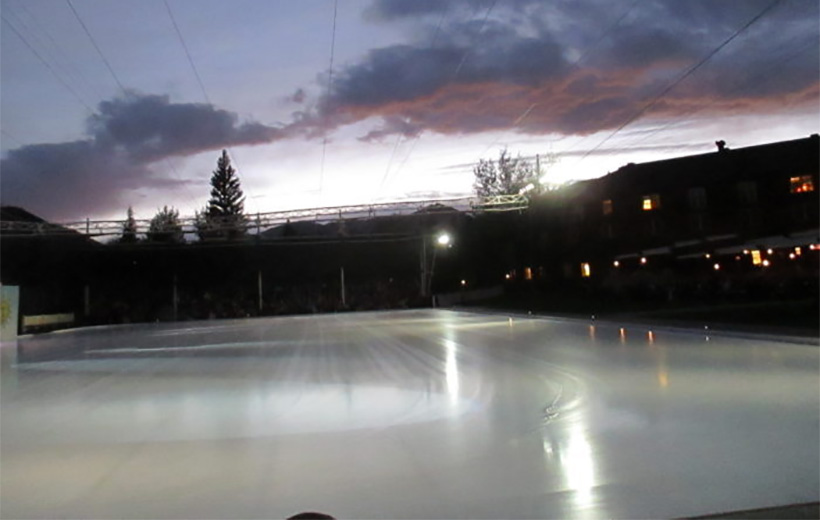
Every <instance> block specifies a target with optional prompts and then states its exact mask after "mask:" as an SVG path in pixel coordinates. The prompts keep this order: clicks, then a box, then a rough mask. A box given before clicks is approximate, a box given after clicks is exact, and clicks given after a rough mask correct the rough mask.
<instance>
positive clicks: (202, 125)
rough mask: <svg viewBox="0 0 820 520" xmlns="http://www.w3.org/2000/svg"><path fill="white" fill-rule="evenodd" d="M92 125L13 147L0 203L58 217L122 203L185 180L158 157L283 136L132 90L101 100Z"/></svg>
mask: <svg viewBox="0 0 820 520" xmlns="http://www.w3.org/2000/svg"><path fill="white" fill-rule="evenodd" d="M87 129H88V137H87V138H85V139H81V140H77V141H71V142H65V143H46V144H35V145H27V146H22V147H19V148H15V149H12V150H9V151H8V153H7V155H6V157H4V158H3V159H2V161H0V170H2V176H0V198H1V199H2V203H3V204H10V205H19V206H24V207H26V208H27V209H29V210H31V211H33V212H35V213H37V214H40V215H42V216H43V217H46V218H49V219H53V220H67V219H74V218H78V217H84V216H86V215H94V214H104V213H106V212H111V211H116V210H124V207H125V206H127V202H126V200H127V198H128V193H129V191H131V190H136V189H141V188H149V189H173V188H177V187H180V186H181V185H185V184H186V183H187V181H182V180H176V179H171V178H168V177H164V176H163V175H161V174H157V173H155V172H154V171H153V170H152V169H151V164H152V163H155V162H156V161H159V160H161V159H165V158H169V157H177V156H186V155H192V154H197V153H200V152H204V151H209V150H218V149H221V148H226V147H230V146H239V145H253V144H262V143H268V142H271V141H274V140H276V139H279V138H282V137H284V136H285V134H284V131H283V130H281V129H279V128H274V127H269V126H265V125H263V124H260V123H255V122H246V123H241V124H240V123H239V122H238V118H237V116H236V115H235V114H233V113H230V112H227V111H225V110H219V109H216V108H214V107H213V106H210V105H202V104H191V103H171V102H169V100H168V97H167V96H157V95H138V94H134V93H132V94H129V95H128V96H127V97H125V98H117V99H113V100H110V101H104V102H102V103H100V105H99V108H98V113H97V114H95V115H93V116H91V117H89V119H88V121H87Z"/></svg>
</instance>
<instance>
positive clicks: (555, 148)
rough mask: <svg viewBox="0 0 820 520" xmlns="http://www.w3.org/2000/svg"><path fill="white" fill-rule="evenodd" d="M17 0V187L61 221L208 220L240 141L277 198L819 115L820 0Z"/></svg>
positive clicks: (2, 188) (11, 90)
mask: <svg viewBox="0 0 820 520" xmlns="http://www.w3.org/2000/svg"><path fill="white" fill-rule="evenodd" d="M0 6H1V10H0V12H1V13H2V30H0V37H2V42H1V44H2V47H0V50H1V51H2V56H1V57H2V61H1V62H0V65H1V67H2V69H1V70H0V72H1V73H2V76H1V81H2V85H1V87H2V89H1V90H0V100H1V101H2V106H1V107H0V108H1V109H2V112H0V128H2V136H0V137H1V139H2V141H1V142H2V163H1V164H0V199H2V203H3V204H9V205H16V206H22V207H24V208H26V209H28V210H29V211H32V212H34V213H36V214H38V215H40V216H42V217H45V218H48V219H51V220H55V221H69V220H74V219H84V218H86V217H89V218H92V219H104V218H124V217H125V212H126V209H127V208H128V206H129V205H130V206H133V208H134V210H135V212H136V216H137V217H138V218H150V217H151V216H152V215H153V214H154V213H155V212H156V210H157V208H159V207H162V206H164V205H173V206H175V207H177V208H179V210H180V212H181V213H182V214H183V215H192V214H193V213H194V211H195V210H196V209H200V208H202V207H203V206H204V204H205V202H206V201H207V199H208V194H209V186H208V181H209V179H210V175H211V172H212V170H213V169H214V168H215V166H216V160H217V158H218V156H219V155H220V153H221V150H222V149H223V148H227V149H228V152H229V154H230V156H231V158H232V160H233V162H234V166H235V167H236V168H237V170H238V172H239V176H240V180H241V182H242V187H243V189H244V190H245V194H246V196H247V201H246V204H245V206H246V211H247V212H250V213H255V212H266V211H275V210H280V209H292V208H308V207H319V206H333V205H340V204H351V203H369V202H383V201H388V200H400V199H408V198H433V197H448V196H459V195H467V194H469V193H470V192H471V190H472V182H473V176H472V172H471V169H472V165H473V164H474V163H475V162H477V161H478V159H479V158H494V157H497V155H498V152H499V150H500V149H502V148H504V147H506V148H507V149H508V150H509V151H510V152H512V153H513V154H521V155H523V156H533V155H535V154H541V155H542V156H547V155H552V156H553V157H554V158H555V163H554V164H552V165H550V166H549V167H548V168H547V174H546V176H547V179H548V180H551V181H555V182H558V181H564V180H569V179H582V178H590V177H597V176H601V175H604V174H606V173H607V172H610V171H614V170H616V169H617V168H618V167H620V166H622V165H624V164H626V163H628V162H646V161H651V160H656V159H660V158H665V157H674V156H681V155H691V154H696V153H704V152H711V151H713V150H715V144H714V142H715V141H716V140H719V139H723V140H725V141H726V143H727V145H728V146H729V147H730V148H739V147H743V146H749V145H754V144H762V143H767V142H772V141H779V140H785V139H794V138H800V137H806V136H808V135H809V134H812V133H816V132H818V130H819V129H820V65H819V64H820V12H818V2H816V1H814V0H781V1H772V0H764V1H756V0H742V1H740V0H735V1H731V0H725V1H711V0H703V1H700V0H687V1H676V0H666V1H650V0H640V1H635V0H627V1H612V0H564V1H536V0H497V1H495V2H493V1H491V0H450V1H446V2H445V1H436V0H415V1H413V0H401V1H400V0H362V1H353V0H338V2H334V0H300V1H284V0H281V1H275V0H270V1H262V0H230V1H228V0H140V1H135V0H2V3H1V4H0ZM334 27H335V32H334ZM334 34H335V38H334ZM331 62H332V64H331ZM330 71H332V74H329V72H330Z"/></svg>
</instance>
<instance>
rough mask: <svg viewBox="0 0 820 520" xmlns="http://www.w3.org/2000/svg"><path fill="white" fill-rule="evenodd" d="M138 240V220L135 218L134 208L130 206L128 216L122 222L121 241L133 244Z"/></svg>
mask: <svg viewBox="0 0 820 520" xmlns="http://www.w3.org/2000/svg"><path fill="white" fill-rule="evenodd" d="M136 241H137V221H136V220H135V219H134V209H133V208H132V207H131V206H128V216H127V217H126V219H125V222H123V224H122V236H121V237H120V243H122V244H133V243H135V242H136Z"/></svg>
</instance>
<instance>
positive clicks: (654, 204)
mask: <svg viewBox="0 0 820 520" xmlns="http://www.w3.org/2000/svg"><path fill="white" fill-rule="evenodd" d="M641 207H642V208H643V210H644V211H652V210H656V209H658V208H660V207H661V196H660V195H658V194H657V193H653V194H651V195H644V196H643V206H641Z"/></svg>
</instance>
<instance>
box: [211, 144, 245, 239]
mask: <svg viewBox="0 0 820 520" xmlns="http://www.w3.org/2000/svg"><path fill="white" fill-rule="evenodd" d="M245 224H246V221H245V196H244V194H243V193H242V188H240V187H239V177H238V176H237V175H236V170H235V169H234V168H233V166H231V160H230V158H229V157H228V152H227V150H222V156H221V157H220V158H219V159H218V160H217V162H216V170H214V172H213V175H212V176H211V198H210V200H209V201H208V205H207V207H206V209H205V221H204V222H203V229H207V230H216V231H214V232H211V231H207V232H205V233H200V237H201V238H210V237H220V238H237V237H241V236H243V235H244V234H245Z"/></svg>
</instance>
